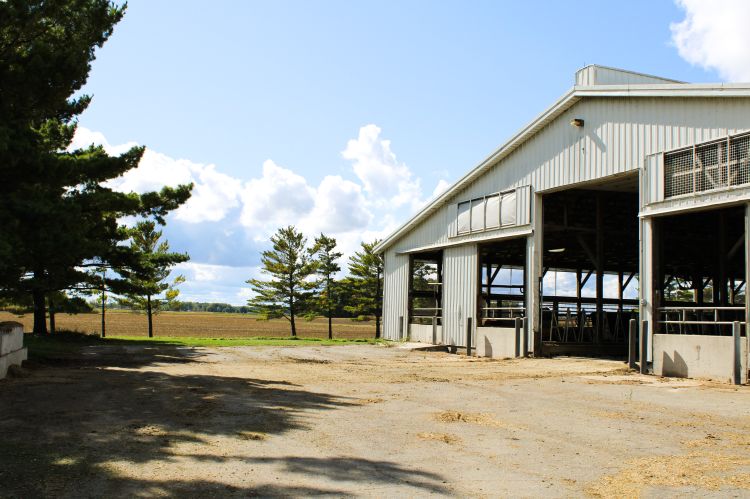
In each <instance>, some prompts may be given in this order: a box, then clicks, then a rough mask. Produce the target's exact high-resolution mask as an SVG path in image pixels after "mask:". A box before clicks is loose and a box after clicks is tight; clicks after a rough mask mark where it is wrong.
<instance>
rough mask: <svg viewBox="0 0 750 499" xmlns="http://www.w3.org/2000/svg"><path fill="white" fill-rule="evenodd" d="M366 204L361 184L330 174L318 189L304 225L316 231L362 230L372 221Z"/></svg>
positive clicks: (313, 231) (311, 230)
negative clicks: (313, 204)
mask: <svg viewBox="0 0 750 499" xmlns="http://www.w3.org/2000/svg"><path fill="white" fill-rule="evenodd" d="M365 205H366V202H365V199H364V196H363V195H362V188H361V187H360V185H359V184H355V183H354V182H351V181H349V180H344V179H343V178H341V177H339V176H338V175H336V176H327V177H325V178H324V179H323V180H322V181H321V182H320V185H319V186H318V188H317V189H316V191H315V206H314V207H313V209H312V211H311V212H310V214H309V215H308V216H307V217H306V219H305V220H304V222H303V224H302V226H303V227H305V228H307V229H308V230H309V231H310V232H312V233H314V234H317V233H319V232H325V233H342V232H349V231H352V230H359V231H361V230H362V229H364V228H366V227H368V226H369V224H370V221H371V220H372V214H371V213H370V212H369V211H368V210H367V208H366V206H365Z"/></svg>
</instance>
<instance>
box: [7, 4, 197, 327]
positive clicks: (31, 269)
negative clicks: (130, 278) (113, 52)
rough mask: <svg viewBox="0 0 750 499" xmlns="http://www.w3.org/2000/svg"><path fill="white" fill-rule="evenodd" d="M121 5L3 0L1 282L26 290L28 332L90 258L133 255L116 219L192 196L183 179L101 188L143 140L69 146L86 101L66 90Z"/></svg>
mask: <svg viewBox="0 0 750 499" xmlns="http://www.w3.org/2000/svg"><path fill="white" fill-rule="evenodd" d="M123 13H124V7H117V6H115V5H114V4H113V3H111V2H109V1H105V0H46V1H39V0H37V1H28V0H8V1H5V2H0V115H1V116H3V119H2V120H0V291H7V292H14V291H22V292H26V293H29V294H30V295H31V296H32V299H33V302H34V332H35V333H46V331H47V325H46V320H45V317H46V303H45V296H46V295H47V294H48V293H50V292H54V291H58V290H65V289H76V290H81V289H90V288H91V287H92V286H93V282H92V281H93V276H92V273H91V272H89V271H88V269H90V268H93V267H94V265H95V263H94V262H98V263H97V264H101V263H104V264H106V265H107V266H109V267H111V268H115V267H119V266H122V265H125V264H127V263H128V262H132V261H133V255H129V254H128V250H127V249H124V248H122V247H121V245H120V243H121V242H122V241H124V240H126V239H127V234H126V231H125V230H124V228H123V227H122V226H120V225H119V224H118V219H120V218H122V217H125V216H150V217H153V218H154V219H156V220H158V221H160V222H162V221H163V217H164V216H166V214H167V212H168V211H170V210H173V209H175V208H176V207H178V206H179V205H180V204H182V203H184V202H185V201H186V200H187V199H188V197H189V196H190V190H191V186H187V185H186V186H179V187H177V188H175V189H171V188H164V189H162V191H161V192H158V193H156V192H151V193H146V194H142V195H137V194H133V193H129V194H128V193H119V192H115V191H113V190H112V189H110V188H108V187H106V182H107V181H108V180H110V179H113V178H116V177H118V176H120V175H122V174H124V173H125V172H127V171H128V170H130V169H132V168H135V167H136V166H137V165H138V163H139V161H140V158H141V156H142V154H143V148H141V147H135V148H133V149H131V150H130V151H128V152H126V153H124V154H122V155H121V156H119V157H110V156H109V155H108V154H107V153H106V152H105V151H104V149H103V148H101V147H89V148H87V149H83V150H79V151H73V152H68V151H67V150H66V149H67V148H68V146H69V144H70V143H71V141H72V138H73V134H74V133H75V127H76V121H75V117H76V116H77V115H78V114H80V113H81V112H83V111H84V110H85V109H86V107H87V106H88V104H89V103H90V101H91V99H90V98H89V97H88V96H81V97H78V98H75V99H73V98H71V96H72V95H73V94H74V93H75V92H77V91H78V90H79V89H80V88H81V87H82V86H83V85H84V84H85V82H86V79H87V77H88V73H89V71H90V64H91V61H93V59H94V51H95V49H96V48H97V47H100V46H102V44H103V43H104V42H105V41H106V40H107V39H108V38H109V36H110V35H111V34H112V29H113V27H114V25H115V24H116V23H117V22H118V21H119V20H120V19H121V18H122V15H123Z"/></svg>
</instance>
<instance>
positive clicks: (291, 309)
mask: <svg viewBox="0 0 750 499" xmlns="http://www.w3.org/2000/svg"><path fill="white" fill-rule="evenodd" d="M289 322H290V323H291V325H292V337H295V336H297V326H296V324H294V301H291V302H290V303H289Z"/></svg>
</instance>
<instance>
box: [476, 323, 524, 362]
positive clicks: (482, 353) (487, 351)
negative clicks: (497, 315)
mask: <svg viewBox="0 0 750 499" xmlns="http://www.w3.org/2000/svg"><path fill="white" fill-rule="evenodd" d="M477 356H478V357H490V358H493V359H507V358H512V357H515V356H516V328H514V327H478V328H477Z"/></svg>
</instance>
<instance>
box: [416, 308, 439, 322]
mask: <svg viewBox="0 0 750 499" xmlns="http://www.w3.org/2000/svg"><path fill="white" fill-rule="evenodd" d="M433 319H435V320H436V321H437V325H438V326H440V325H442V324H443V309H442V307H415V308H413V309H412V310H411V323H412V324H424V325H430V324H432V321H433Z"/></svg>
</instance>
